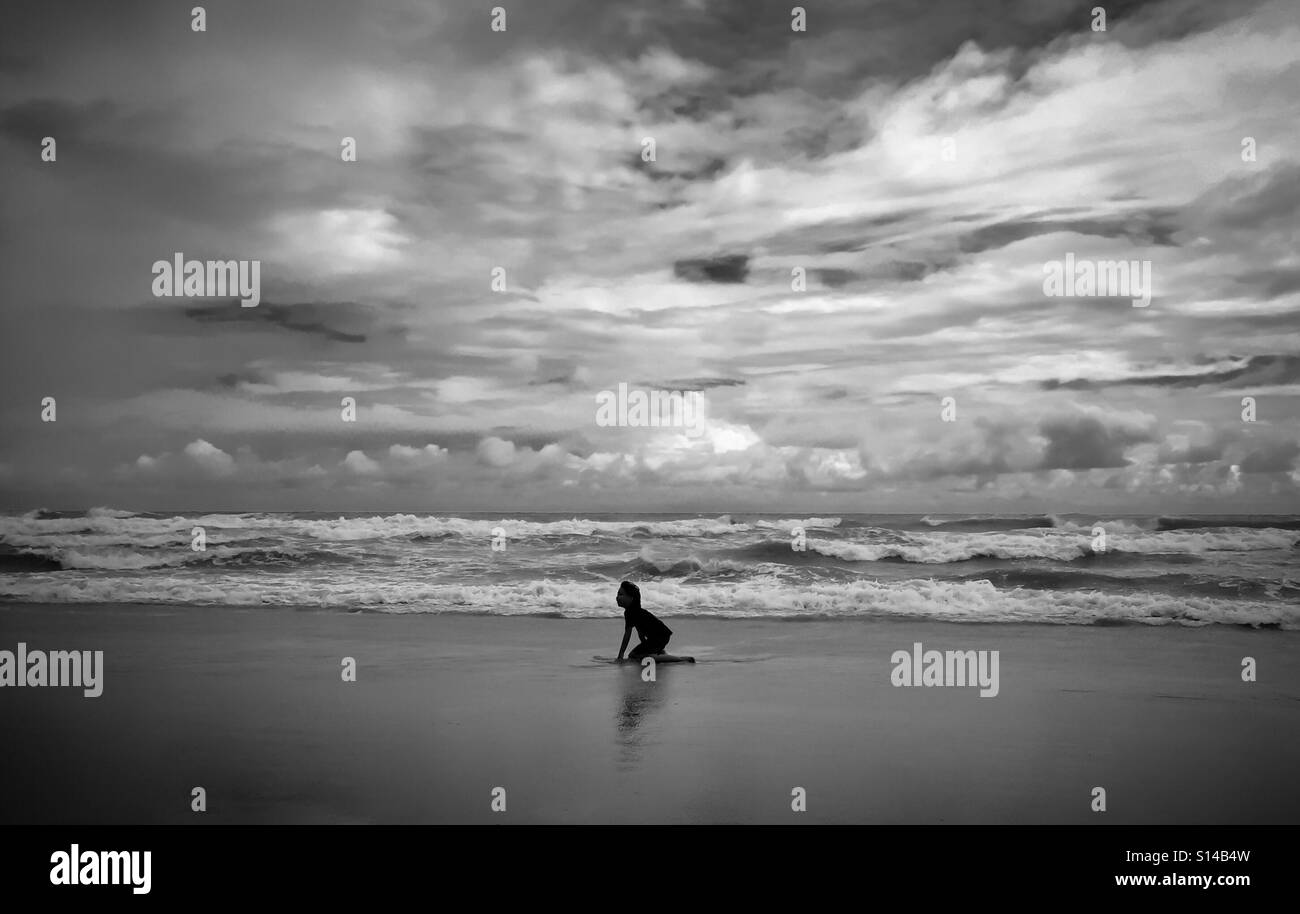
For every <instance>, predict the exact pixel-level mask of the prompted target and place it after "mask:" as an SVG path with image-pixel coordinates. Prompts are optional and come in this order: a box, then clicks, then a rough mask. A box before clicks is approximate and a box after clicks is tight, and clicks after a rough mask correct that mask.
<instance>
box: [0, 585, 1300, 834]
mask: <svg viewBox="0 0 1300 914" xmlns="http://www.w3.org/2000/svg"><path fill="white" fill-rule="evenodd" d="M670 624H671V625H672V626H673V629H674V631H675V632H676V635H675V636H674V639H673V643H672V645H671V646H670V650H671V651H672V652H674V653H678V654H682V653H688V654H693V655H695V656H696V657H697V658H698V660H699V662H698V663H696V664H693V665H691V664H674V665H665V666H662V667H659V668H658V669H657V670H656V679H655V681H653V682H647V681H643V679H642V670H641V668H640V667H638V666H635V665H623V666H616V665H611V664H604V663H597V662H595V661H593V660H592V657H593V655H598V654H599V655H610V654H613V653H614V652H615V651H616V650H617V646H618V640H619V637H620V636H621V633H622V630H621V624H620V622H619V620H616V619H609V620H592V619H584V620H564V619H555V618H539V617H485V616H457V615H418V614H409V615H392V614H381V613H339V612H335V611H320V610H286V609H280V608H269V607H267V608H257V609H246V608H230V607H164V606H112V605H97V606H85V605H81V606H59V605H41V606H23V605H5V606H0V649H3V650H10V651H12V650H14V649H15V648H16V645H17V643H18V642H19V641H23V642H25V643H26V644H27V645H28V647H29V649H45V650H73V649H80V650H103V651H104V652H105V656H104V663H105V670H104V673H103V677H104V679H103V681H104V691H103V695H102V696H101V697H99V698H94V699H88V698H83V697H82V696H81V692H80V690H77V689H56V688H2V689H0V720H2V721H3V731H4V735H5V739H4V749H3V752H0V800H2V802H0V823H5V824H14V823H169V822H174V823H195V824H204V823H207V824H215V823H245V822H248V823H315V822H338V823H364V822H381V823H569V822H573V823H793V824H799V823H810V824H811V823H1096V824H1115V823H1169V824H1182V823H1204V824H1219V823H1265V822H1284V823H1296V822H1300V781H1297V779H1296V777H1295V774H1294V772H1295V771H1296V770H1297V769H1300V740H1297V739H1296V734H1297V733H1300V664H1297V663H1296V661H1295V658H1296V656H1297V651H1298V650H1300V633H1297V632H1282V631H1275V630H1268V631H1256V630H1252V629H1247V628H1236V627H1227V626H1206V627H1203V628H1183V627H1178V626H1164V627H1159V628H1151V627H1141V626H1102V627H1067V626H1052V625H1005V624H999V625H980V624H954V623H939V622H925V621H905V620H890V621H861V620H855V621H826V622H788V621H758V620H752V619H747V620H736V621H723V620H717V619H693V618H680V617H677V618H675V619H673V620H671V622H670ZM917 641H919V642H921V643H922V644H923V645H924V646H925V648H926V649H930V648H934V649H939V650H945V649H952V650H997V651H999V658H1000V663H999V679H1000V682H999V691H998V695H997V696H996V697H994V698H980V697H979V694H978V691H979V690H978V689H975V688H896V687H894V686H893V685H891V672H892V671H893V666H892V664H891V661H890V658H891V655H892V654H893V652H894V651H896V650H908V651H910V650H911V648H912V645H913V643H914V642H917ZM1245 656H1251V657H1254V658H1255V660H1256V662H1257V664H1258V670H1259V674H1258V675H1259V681H1258V682H1255V683H1245V682H1242V680H1241V672H1240V671H1241V660H1242V658H1243V657H1245ZM344 657H352V658H355V660H356V668H357V681H356V682H344V681H343V680H342V676H341V675H340V674H341V670H342V666H341V661H342V659H343V658H344ZM196 786H201V787H203V788H204V789H205V790H206V794H207V811H206V812H204V813H196V812H193V811H192V810H191V791H192V789H193V788H194V787H196ZM1098 786H1100V787H1104V788H1105V790H1106V800H1107V811H1106V812H1105V813H1094V812H1092V811H1091V808H1090V807H1091V803H1092V790H1093V788H1094V787H1098ZM495 788H503V789H504V791H505V806H506V808H505V811H504V812H494V811H493V810H492V803H493V791H494V789H495ZM795 788H803V789H804V790H805V791H806V794H807V801H806V805H807V811H806V812H802V813H800V812H794V811H792V809H791V802H792V791H793V790H794V789H795Z"/></svg>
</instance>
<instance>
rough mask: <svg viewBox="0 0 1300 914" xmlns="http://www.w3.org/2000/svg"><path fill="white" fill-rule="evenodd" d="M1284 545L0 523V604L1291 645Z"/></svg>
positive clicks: (344, 523)
mask: <svg viewBox="0 0 1300 914" xmlns="http://www.w3.org/2000/svg"><path fill="white" fill-rule="evenodd" d="M196 528H202V538H203V540H204V542H203V543H202V545H203V546H204V548H203V549H202V550H201V551H200V550H196V549H195V548H194V545H195V542H196ZM1099 530H1100V532H1104V541H1103V538H1101V537H1098V536H1097V534H1098V532H1099ZM1298 542H1300V517H1296V516H1271V515H1270V516H1240V517H1146V516H1125V517H1094V516H1090V515H1077V514H1067V515H1017V516H1004V515H986V516H970V515H951V516H950V515H925V516H922V515H863V514H844V515H842V516H827V517H805V518H798V517H781V516H776V515H770V516H769V515H741V514H735V515H722V516H668V515H628V514H618V515H613V514H611V515H603V514H593V515H588V516H580V517H575V516H573V515H570V514H523V515H518V516H501V515H487V514H467V515H455V516H452V515H417V514H394V515H383V514H350V515H345V516H339V515H336V514H332V515H324V514H314V513H295V514H267V513H228V514H202V513H182V514H165V513H164V514H156V513H135V512H131V511H123V510H116V509H111V508H95V509H92V510H90V511H87V512H84V513H80V512H51V511H31V512H28V513H25V514H9V515H3V516H0V600H3V601H5V602H24V603H92V604H93V603H163V604H198V605H209V604H210V605H234V606H297V607H321V608H332V609H338V610H344V611H375V612H388V613H480V614H492V615H535V616H559V617H567V618H593V617H595V618H599V617H615V616H618V615H619V614H620V613H621V610H619V608H618V607H617V605H616V604H615V602H614V594H615V591H616V589H617V586H618V583H619V582H620V581H622V580H625V579H626V580H632V581H634V582H636V583H637V584H638V585H639V586H640V587H641V591H642V598H643V601H644V604H645V606H646V607H647V608H648V609H650V610H651V611H652V612H654V613H656V614H658V615H662V616H665V617H672V616H700V617H715V618H774V619H791V620H800V619H838V618H882V617H908V618H923V619H935V620H945V621H959V622H986V623H1044V624H1108V623H1109V624H1119V623H1140V624H1147V625H1164V624H1182V625H1206V624H1213V623H1221V624H1231V625H1249V626H1256V627H1274V628H1280V629H1292V630H1294V629H1298V628H1300V574H1297V571H1296V559H1297V557H1298V556H1300V553H1298V552H1297V543H1298ZM800 547H802V548H800Z"/></svg>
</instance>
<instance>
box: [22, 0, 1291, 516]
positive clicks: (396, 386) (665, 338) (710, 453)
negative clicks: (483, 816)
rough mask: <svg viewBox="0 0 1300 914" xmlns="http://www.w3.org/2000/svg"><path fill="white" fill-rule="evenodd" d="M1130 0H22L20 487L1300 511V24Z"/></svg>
mask: <svg viewBox="0 0 1300 914" xmlns="http://www.w3.org/2000/svg"><path fill="white" fill-rule="evenodd" d="M1094 5H1095V4H1094V2H1093V0H1090V2H1087V3H1077V2H1065V0H996V2H994V0H937V2H927V3H925V4H916V3H910V2H903V0H880V2H840V0H834V2H816V3H809V4H805V5H804V6H803V7H802V9H803V10H804V12H805V17H804V22H805V25H806V29H805V30H804V31H795V30H794V29H793V28H792V23H793V18H792V13H791V10H792V6H791V5H790V4H777V3H770V2H757V0H658V2H620V0H582V2H579V0H528V2H527V3H521V2H516V3H495V4H494V3H477V2H474V3H471V2H414V0H406V2H403V0H397V2H383V3H379V2H368V0H363V2H358V0H347V2H338V0H324V2H310V3H307V2H283V0H277V2H274V3H265V2H225V0H223V2H219V3H210V4H208V5H207V6H206V7H205V13H206V22H205V25H206V30H204V31H195V30H194V28H193V22H192V16H191V13H190V8H191V6H192V4H176V3H162V2H149V3H143V2H121V3H117V2H115V3H112V4H105V3H89V2H87V3H80V4H65V3H60V2H42V3H35V2H27V0H23V2H19V3H15V4H9V5H7V6H6V8H5V12H4V14H3V15H4V19H5V22H4V25H5V27H4V28H3V29H0V199H3V201H4V204H3V206H2V207H0V277H3V279H2V280H0V295H2V296H3V298H2V300H0V384H2V385H3V398H2V399H0V430H2V432H0V508H4V509H8V510H27V509H31V508H35V507H47V508H50V509H84V508H88V507H92V506H112V507H116V508H126V509H131V510H211V511H215V510H261V511H269V510H292V511H326V512H332V511H340V512H343V511H363V510H373V511H402V512H405V511H410V512H426V511H462V512H463V511H485V512H503V513H505V512H518V511H530V510H531V511H573V512H575V513H591V512H600V511H610V512H613V511H665V512H722V511H738V512H752V511H773V512H808V513H813V514H817V513H820V514H827V513H830V514H835V513H846V512H918V513H921V512H924V513H934V512H948V513H966V512H986V513H1039V512H1048V511H1082V512H1098V513H1161V514H1189V513H1215V514H1242V513H1257V512H1270V513H1272V512H1277V513H1286V512H1295V513H1300V494H1298V493H1300V462H1298V460H1297V458H1298V457H1300V399H1297V397H1298V395H1300V247H1297V243H1296V241H1297V224H1298V221H1297V211H1298V210H1300V206H1298V204H1300V94H1297V92H1296V87H1297V86H1298V85H1300V6H1297V4H1295V3H1294V0H1281V2H1252V0H1242V2H1233V3H1222V2H1218V0H1170V2H1152V3H1132V2H1128V3H1120V4H1107V5H1106V6H1104V9H1105V13H1106V16H1105V30H1104V31H1102V30H1099V29H1097V28H1095V26H1096V25H1097V24H1098V20H1097V16H1096V14H1095V13H1094V11H1093V7H1094ZM494 6H501V8H502V9H503V10H504V12H505V22H504V25H505V27H504V29H503V30H494V29H493V20H494V13H493V7H494ZM497 24H498V25H500V18H499V17H497ZM46 137H53V138H54V140H55V143H56V147H55V148H56V153H55V160H54V161H44V160H43V158H42V149H43V141H44V139H45V138H46ZM348 137H350V138H352V139H353V140H354V141H355V148H356V161H344V155H343V154H342V152H341V150H342V147H343V144H344V138H348ZM647 140H653V156H652V157H651V156H649V154H648V150H649V145H648V144H647V142H646V141H647ZM176 252H183V253H184V255H185V256H186V257H187V258H194V259H199V260H225V259H240V260H249V261H251V260H257V261H259V262H260V264H261V267H260V277H261V290H260V295H261V301H260V303H259V304H258V305H257V306H256V307H253V308H242V307H241V306H240V304H239V302H238V301H235V300H233V299H229V298H221V299H217V298H201V297H190V298H185V297H158V296H155V295H154V294H153V290H152V283H153V279H154V275H153V272H152V266H153V264H154V263H155V261H158V260H168V261H170V260H171V259H172V258H173V256H174V255H175V254H176ZM1067 255H1068V256H1069V257H1071V258H1073V259H1074V260H1075V261H1111V260H1115V261H1120V260H1123V261H1130V262H1138V263H1146V264H1149V269H1150V275H1151V292H1152V294H1151V298H1150V302H1149V304H1148V305H1146V306H1145V307H1134V305H1133V303H1132V301H1131V296H1126V295H1117V294H1106V295H1079V294H1075V295H1049V294H1047V292H1046V291H1045V283H1044V277H1045V271H1047V270H1048V269H1049V268H1050V266H1049V265H1051V264H1053V263H1057V262H1062V261H1064V260H1065V258H1066V257H1067ZM494 276H496V277H497V279H498V281H497V282H496V284H495V285H496V287H495V288H494V282H493V280H494ZM800 277H802V282H801V281H800ZM1103 291H1105V290H1103ZM1110 291H1111V292H1113V291H1114V290H1110ZM620 384H626V385H628V386H629V388H630V389H639V390H662V391H683V392H687V393H688V394H689V395H690V396H693V397H697V398H698V399H697V400H696V401H695V402H697V403H698V404H699V408H700V411H701V413H700V415H701V418H700V421H699V424H698V425H697V426H696V427H693V428H691V429H682V428H662V427H660V428H647V427H630V426H626V425H625V426H608V425H604V424H601V423H599V422H598V421H597V398H598V396H599V395H600V393H601V392H602V391H612V390H616V389H617V388H618V386H619V385H620ZM345 397H351V398H353V400H354V401H355V404H356V408H355V415H354V420H355V421H346V417H345V415H344V410H343V398H345ZM1246 397H1250V398H1253V400H1252V401H1251V402H1253V414H1251V415H1248V412H1249V411H1248V409H1247V407H1246V406H1245V405H1244V404H1243V398H1246ZM45 398H54V403H55V414H54V421H44V420H45V418H48V410H46V409H45V408H44V406H43V403H45V402H47V401H46V400H45ZM945 398H951V399H950V400H945ZM945 404H946V406H947V409H945ZM43 414H44V415H43ZM947 420H951V421H947ZM1248 420H1252V421H1248Z"/></svg>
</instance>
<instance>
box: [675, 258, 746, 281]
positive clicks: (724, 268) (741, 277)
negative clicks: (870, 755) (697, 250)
mask: <svg viewBox="0 0 1300 914" xmlns="http://www.w3.org/2000/svg"><path fill="white" fill-rule="evenodd" d="M673 274H674V275H675V276H676V277H677V278H678V279H684V280H686V281H687V282H722V283H742V282H744V281H745V277H746V276H748V275H749V257H748V256H747V255H745V254H728V255H725V256H721V257H711V258H707V259H691V260H678V261H676V262H674V263H673Z"/></svg>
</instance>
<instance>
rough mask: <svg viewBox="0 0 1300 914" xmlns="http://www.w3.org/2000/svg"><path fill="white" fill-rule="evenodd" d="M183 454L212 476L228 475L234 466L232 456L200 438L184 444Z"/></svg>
mask: <svg viewBox="0 0 1300 914" xmlns="http://www.w3.org/2000/svg"><path fill="white" fill-rule="evenodd" d="M185 456H187V457H189V458H190V460H192V461H194V463H196V464H198V466H200V467H202V468H203V470H204V471H206V472H208V473H211V474H213V475H214V476H229V475H230V474H231V473H232V472H233V471H234V468H235V461H234V458H232V457H231V456H230V455H229V454H227V453H226V452H225V451H223V450H221V448H219V447H215V446H214V445H212V444H209V443H208V442H207V441H204V440H203V439H202V438H199V439H197V440H195V441H191V442H190V443H189V444H187V445H185Z"/></svg>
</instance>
